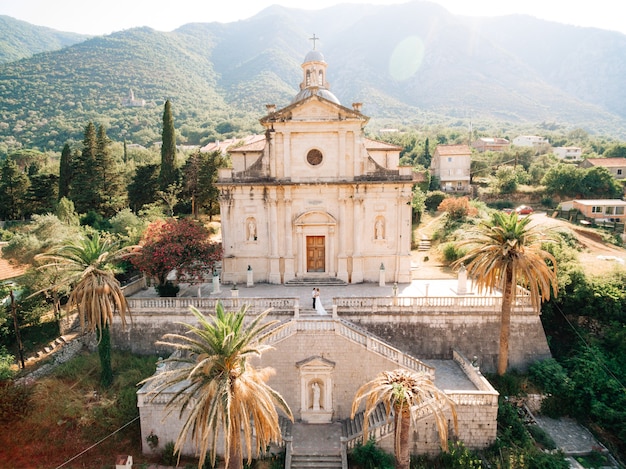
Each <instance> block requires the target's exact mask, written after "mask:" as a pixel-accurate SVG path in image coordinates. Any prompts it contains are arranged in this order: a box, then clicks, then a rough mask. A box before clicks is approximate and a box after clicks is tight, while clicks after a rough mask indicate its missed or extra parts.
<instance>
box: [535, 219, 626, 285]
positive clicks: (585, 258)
mask: <svg viewBox="0 0 626 469" xmlns="http://www.w3.org/2000/svg"><path fill="white" fill-rule="evenodd" d="M531 219H532V222H531V225H540V226H542V227H546V228H548V229H558V230H567V231H569V232H571V233H573V234H574V235H575V236H576V238H577V239H578V242H579V243H580V246H581V248H582V251H581V252H579V253H578V260H579V261H580V263H581V265H582V266H583V268H584V269H585V273H586V274H591V275H602V274H606V273H610V272H612V271H614V270H615V269H620V268H625V267H626V249H624V248H621V247H618V246H615V245H613V244H609V243H606V242H604V241H603V240H602V236H601V234H600V232H599V231H598V230H595V229H593V228H585V227H582V226H580V225H575V224H573V223H570V222H569V221H567V220H563V219H561V218H552V217H549V216H548V215H547V214H546V213H542V212H539V213H535V214H533V215H531Z"/></svg>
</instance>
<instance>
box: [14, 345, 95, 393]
mask: <svg viewBox="0 0 626 469" xmlns="http://www.w3.org/2000/svg"><path fill="white" fill-rule="evenodd" d="M89 340H90V339H89V338H88V337H87V336H79V337H76V338H75V339H73V340H71V341H68V342H67V343H66V344H64V345H63V346H62V347H59V348H58V349H55V350H54V351H53V352H52V353H51V354H50V358H51V360H50V361H49V362H48V363H45V364H44V365H42V366H40V367H39V368H37V369H36V370H34V371H32V372H31V373H28V374H27V375H26V376H24V377H22V378H19V379H17V380H16V381H15V382H16V384H25V383H27V382H29V381H32V380H37V379H39V378H42V377H43V376H46V375H49V374H50V373H52V371H53V370H54V369H55V368H56V367H57V366H59V365H60V364H62V363H65V362H67V361H69V360H71V359H72V358H74V357H75V356H76V355H77V354H78V353H79V352H80V351H81V350H83V348H84V347H85V346H86V342H88V341H89Z"/></svg>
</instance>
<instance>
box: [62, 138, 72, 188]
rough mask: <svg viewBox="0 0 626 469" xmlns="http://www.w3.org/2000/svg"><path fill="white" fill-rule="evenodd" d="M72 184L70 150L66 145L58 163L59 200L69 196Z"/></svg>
mask: <svg viewBox="0 0 626 469" xmlns="http://www.w3.org/2000/svg"><path fill="white" fill-rule="evenodd" d="M71 184H72V150H71V149H70V146H69V145H68V144H67V143H66V144H65V145H64V146H63V150H62V151H61V161H60V162H59V200H61V199H62V198H63V197H68V196H69V195H70V185H71Z"/></svg>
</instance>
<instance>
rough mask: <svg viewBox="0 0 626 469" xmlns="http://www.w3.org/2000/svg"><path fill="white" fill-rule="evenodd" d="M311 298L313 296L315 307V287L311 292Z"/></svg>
mask: <svg viewBox="0 0 626 469" xmlns="http://www.w3.org/2000/svg"><path fill="white" fill-rule="evenodd" d="M311 298H313V309H315V298H317V291H316V290H315V288H314V289H313V291H312V292H311Z"/></svg>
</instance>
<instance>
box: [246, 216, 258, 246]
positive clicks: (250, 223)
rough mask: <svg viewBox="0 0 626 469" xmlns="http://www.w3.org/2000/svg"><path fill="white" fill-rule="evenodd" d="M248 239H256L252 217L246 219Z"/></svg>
mask: <svg viewBox="0 0 626 469" xmlns="http://www.w3.org/2000/svg"><path fill="white" fill-rule="evenodd" d="M248 241H256V223H254V219H252V218H251V219H250V220H248Z"/></svg>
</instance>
